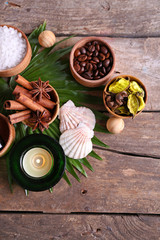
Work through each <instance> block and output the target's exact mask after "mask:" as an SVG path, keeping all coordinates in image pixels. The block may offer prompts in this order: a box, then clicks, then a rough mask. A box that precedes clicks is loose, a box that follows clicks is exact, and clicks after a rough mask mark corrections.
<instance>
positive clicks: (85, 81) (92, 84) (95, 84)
mask: <svg viewBox="0 0 160 240" xmlns="http://www.w3.org/2000/svg"><path fill="white" fill-rule="evenodd" d="M94 40H97V41H99V42H102V43H103V44H104V45H106V46H107V48H108V49H109V51H110V52H111V55H112V58H113V64H112V67H111V70H110V72H109V73H108V74H107V75H106V76H104V77H103V78H100V79H98V80H89V79H86V78H83V77H82V76H81V75H79V74H78V73H77V72H76V70H75V69H74V66H73V60H74V52H75V50H76V49H77V48H80V47H82V46H84V45H85V44H86V43H87V42H89V41H94ZM115 62H116V59H115V53H114V51H113V48H112V47H111V46H110V45H109V44H108V43H107V41H106V40H105V39H103V38H101V37H94V36H92V37H85V38H82V39H81V40H79V41H78V42H77V43H76V44H75V45H74V46H73V48H72V50H71V53H70V70H71V73H72V75H73V77H74V78H75V80H76V81H77V82H79V83H80V84H82V85H83V86H86V87H98V86H101V85H103V84H105V83H106V82H107V81H108V79H109V78H110V76H111V75H112V74H113V72H114V69H115Z"/></svg>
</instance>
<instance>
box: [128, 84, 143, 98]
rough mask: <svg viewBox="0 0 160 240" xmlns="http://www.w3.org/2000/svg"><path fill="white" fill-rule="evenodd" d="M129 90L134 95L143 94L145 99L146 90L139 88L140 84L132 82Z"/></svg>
mask: <svg viewBox="0 0 160 240" xmlns="http://www.w3.org/2000/svg"><path fill="white" fill-rule="evenodd" d="M129 90H130V91H131V92H132V93H137V92H138V93H141V94H142V97H144V90H143V89H142V88H141V87H140V86H139V84H138V83H137V82H135V81H131V82H130V86H129Z"/></svg>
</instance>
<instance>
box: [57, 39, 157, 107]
mask: <svg viewBox="0 0 160 240" xmlns="http://www.w3.org/2000/svg"><path fill="white" fill-rule="evenodd" d="M58 39H61V38H58ZM79 39H81V38H79V37H75V38H72V39H69V40H68V41H66V42H65V43H62V44H61V47H64V46H68V45H72V44H75V43H76V42H77V41H78V40H79ZM105 39H106V41H107V42H108V43H109V44H110V45H111V46H112V47H113V49H114V51H115V55H116V67H115V74H114V76H115V75H119V73H120V74H129V75H132V76H135V77H137V78H139V79H140V80H141V81H142V82H143V83H144V84H145V86H146V88H147V92H148V101H147V105H146V107H145V110H149V111H158V110H159V111H160V101H159V92H160V75H159V72H160V58H159V55H158V54H157V52H159V51H160V38H138V39H131V38H105ZM116 72H118V74H117V73H116ZM100 109H101V110H102V109H104V108H102V107H100Z"/></svg>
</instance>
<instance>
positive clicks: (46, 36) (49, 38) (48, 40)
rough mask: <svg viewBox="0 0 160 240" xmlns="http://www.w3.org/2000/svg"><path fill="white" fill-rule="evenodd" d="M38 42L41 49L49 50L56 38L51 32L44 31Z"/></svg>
mask: <svg viewBox="0 0 160 240" xmlns="http://www.w3.org/2000/svg"><path fill="white" fill-rule="evenodd" d="M38 41H39V44H40V45H41V46H42V47H44V48H49V47H52V46H53V44H54V43H55V42H56V37H55V35H54V33H53V32H51V31H48V30H45V31H43V32H41V33H40V34H39V37H38Z"/></svg>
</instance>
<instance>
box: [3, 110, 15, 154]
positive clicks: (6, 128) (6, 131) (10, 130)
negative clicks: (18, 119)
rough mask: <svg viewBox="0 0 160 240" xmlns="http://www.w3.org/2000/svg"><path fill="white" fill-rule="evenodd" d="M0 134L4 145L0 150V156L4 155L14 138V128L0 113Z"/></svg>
mask: <svg viewBox="0 0 160 240" xmlns="http://www.w3.org/2000/svg"><path fill="white" fill-rule="evenodd" d="M0 136H1V137H2V139H3V141H4V142H5V147H4V148H3V149H2V150H1V151H0V157H2V156H3V155H5V154H6V153H7V152H8V151H9V149H10V147H11V146H12V144H13V142H14V139H15V129H14V126H13V125H12V124H10V122H9V120H8V118H7V117H5V116H4V115H3V114H1V113H0Z"/></svg>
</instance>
